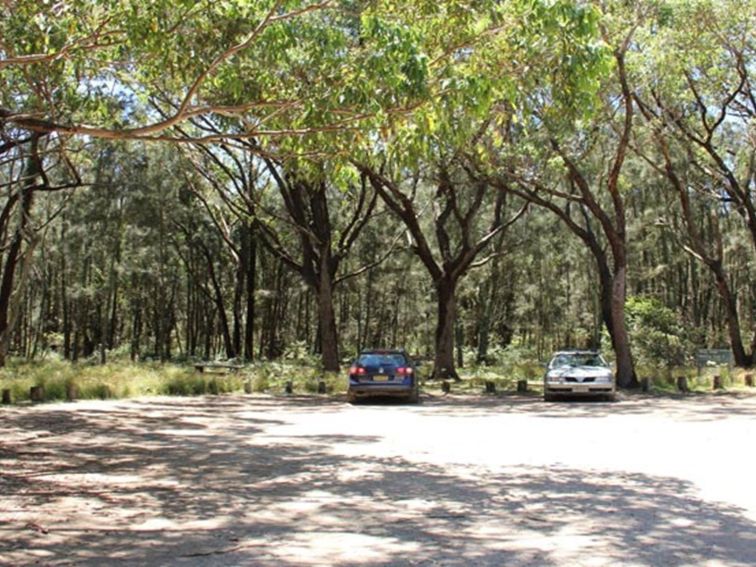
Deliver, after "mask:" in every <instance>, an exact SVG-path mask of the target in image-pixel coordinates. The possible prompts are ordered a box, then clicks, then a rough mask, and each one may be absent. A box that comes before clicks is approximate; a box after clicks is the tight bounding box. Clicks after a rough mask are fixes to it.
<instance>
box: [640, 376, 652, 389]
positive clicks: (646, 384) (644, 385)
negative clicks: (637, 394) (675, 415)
mask: <svg viewBox="0 0 756 567" xmlns="http://www.w3.org/2000/svg"><path fill="white" fill-rule="evenodd" d="M640 386H641V392H648V391H650V390H651V378H641V383H640Z"/></svg>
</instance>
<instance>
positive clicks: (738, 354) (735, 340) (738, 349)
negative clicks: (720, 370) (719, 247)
mask: <svg viewBox="0 0 756 567" xmlns="http://www.w3.org/2000/svg"><path fill="white" fill-rule="evenodd" d="M709 267H710V268H711V271H712V272H713V273H714V277H715V279H716V282H717V290H719V295H720V296H721V298H722V303H723V304H724V309H725V314H726V318H727V332H728V334H729V336H730V348H731V349H732V355H733V358H734V359H735V366H740V367H743V368H750V367H751V366H752V365H753V354H754V353H753V352H752V353H751V354H748V353H746V350H745V347H744V346H743V338H742V336H741V334H740V318H739V317H738V307H737V300H736V298H735V295H734V294H733V293H732V290H731V289H730V284H729V282H728V281H727V277H726V275H725V272H724V270H723V269H722V263H721V262H719V261H716V262H712V263H711V264H710V266H709Z"/></svg>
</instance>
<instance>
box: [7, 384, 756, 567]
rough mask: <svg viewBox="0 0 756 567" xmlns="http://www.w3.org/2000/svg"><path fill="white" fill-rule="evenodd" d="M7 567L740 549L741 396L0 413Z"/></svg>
mask: <svg viewBox="0 0 756 567" xmlns="http://www.w3.org/2000/svg"><path fill="white" fill-rule="evenodd" d="M0 418H1V420H2V421H0V434H1V435H2V436H1V437H0V494H1V499H0V564H3V565H6V564H7V565H27V564H41V565H119V564H123V565H262V566H287V565H291V566H294V565H297V566H299V565H450V566H457V565H458V566H470V565H496V566H499V565H586V566H588V565H608V564H609V565H633V566H636V565H659V566H674V565H711V566H714V565H735V566H739V565H743V566H745V565H748V566H753V565H756V488H755V487H754V481H755V480H756V457H754V454H756V450H754V440H756V397H753V396H734V395H717V396H689V397H685V398H678V399H673V398H651V397H633V398H630V399H626V400H623V401H621V402H618V403H614V404H611V403H588V402H571V403H560V404H553V403H544V402H542V401H540V400H538V399H535V398H527V397H506V396H502V397H489V398H482V397H481V398H471V397H454V396H451V397H446V398H440V397H432V398H431V397H427V398H425V399H424V400H423V403H422V404H420V405H418V406H409V405H401V404H397V403H385V404H378V403H376V404H367V405H358V406H349V405H347V404H345V403H343V402H341V401H338V400H332V399H326V398H323V399H314V398H267V397H259V396H239V397H206V398H152V399H137V400H129V401H102V402H77V403H70V404H48V405H40V406H34V407H13V408H4V409H0Z"/></svg>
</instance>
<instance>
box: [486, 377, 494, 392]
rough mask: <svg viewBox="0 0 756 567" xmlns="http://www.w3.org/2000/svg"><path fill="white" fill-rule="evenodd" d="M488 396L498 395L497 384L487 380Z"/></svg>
mask: <svg viewBox="0 0 756 567" xmlns="http://www.w3.org/2000/svg"><path fill="white" fill-rule="evenodd" d="M485 385H486V394H495V393H496V382H494V381H493V380H486V383H485Z"/></svg>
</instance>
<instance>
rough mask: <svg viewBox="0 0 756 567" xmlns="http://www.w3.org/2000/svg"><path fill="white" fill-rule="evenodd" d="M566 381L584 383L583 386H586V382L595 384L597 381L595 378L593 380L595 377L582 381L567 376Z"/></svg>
mask: <svg viewBox="0 0 756 567" xmlns="http://www.w3.org/2000/svg"><path fill="white" fill-rule="evenodd" d="M564 381H565V382H582V383H583V384H585V383H586V382H595V381H596V379H595V378H593V377H590V378H583V379H582V380H581V379H580V378H573V377H572V376H567V377H566V378H565V379H564Z"/></svg>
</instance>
